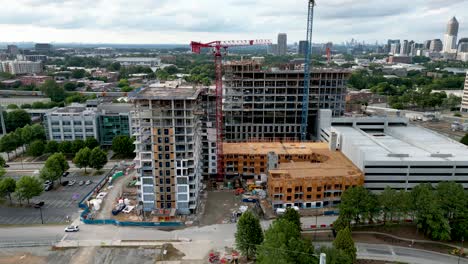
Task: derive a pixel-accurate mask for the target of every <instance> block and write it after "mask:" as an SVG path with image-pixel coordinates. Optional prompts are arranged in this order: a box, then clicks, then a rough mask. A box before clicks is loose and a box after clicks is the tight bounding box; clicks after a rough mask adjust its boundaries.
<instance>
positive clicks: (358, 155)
mask: <svg viewBox="0 0 468 264" xmlns="http://www.w3.org/2000/svg"><path fill="white" fill-rule="evenodd" d="M396 114H397V115H396V116H395V117H364V118H359V117H356V118H332V117H331V112H330V111H329V110H322V111H320V127H321V129H320V133H321V139H322V140H323V141H326V142H330V147H331V148H332V149H334V148H335V146H336V150H340V151H341V152H342V153H343V154H344V155H345V156H346V157H347V158H348V159H349V160H351V161H352V162H353V163H354V165H356V166H357V167H358V168H359V169H360V170H361V171H363V172H364V175H365V181H364V186H365V187H366V188H367V189H369V190H371V191H375V192H381V191H383V190H384V189H385V188H386V187H387V186H389V187H391V188H393V189H397V190H411V189H412V188H414V187H415V186H416V185H418V184H421V183H430V184H433V185H435V184H437V183H439V182H442V181H454V182H457V183H460V184H462V185H463V187H464V188H465V189H468V149H467V147H466V146H465V145H463V144H461V143H459V142H457V141H453V140H451V139H449V138H447V137H445V136H442V135H440V134H437V133H435V132H433V131H430V130H428V129H425V128H421V127H416V126H411V125H410V124H409V123H408V120H407V119H406V118H403V117H399V116H398V112H397V113H396Z"/></svg>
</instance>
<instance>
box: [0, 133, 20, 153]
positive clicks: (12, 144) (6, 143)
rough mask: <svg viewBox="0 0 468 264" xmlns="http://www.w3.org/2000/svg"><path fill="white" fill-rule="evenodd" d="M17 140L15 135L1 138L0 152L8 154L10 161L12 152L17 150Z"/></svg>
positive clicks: (11, 134) (10, 134) (9, 134)
mask: <svg viewBox="0 0 468 264" xmlns="http://www.w3.org/2000/svg"><path fill="white" fill-rule="evenodd" d="M16 148H17V140H16V137H15V136H14V135H13V133H8V134H6V135H5V136H3V137H1V138H0V150H1V151H2V152H6V153H7V156H8V159H10V152H12V151H13V150H16Z"/></svg>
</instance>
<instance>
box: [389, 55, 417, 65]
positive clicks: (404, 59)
mask: <svg viewBox="0 0 468 264" xmlns="http://www.w3.org/2000/svg"><path fill="white" fill-rule="evenodd" d="M411 62H412V58H411V57H410V56H389V57H388V63H389V64H397V63H406V64H410V63H411Z"/></svg>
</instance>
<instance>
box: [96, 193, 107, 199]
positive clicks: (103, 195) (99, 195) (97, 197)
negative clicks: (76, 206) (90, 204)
mask: <svg viewBox="0 0 468 264" xmlns="http://www.w3.org/2000/svg"><path fill="white" fill-rule="evenodd" d="M106 195H107V193H106V192H100V193H99V194H98V195H97V196H96V199H103V198H104V197H106Z"/></svg>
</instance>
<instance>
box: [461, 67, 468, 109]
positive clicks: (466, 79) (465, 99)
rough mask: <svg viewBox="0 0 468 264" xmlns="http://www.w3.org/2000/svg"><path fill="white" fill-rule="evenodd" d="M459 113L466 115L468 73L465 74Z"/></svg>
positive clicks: (467, 105)
mask: <svg viewBox="0 0 468 264" xmlns="http://www.w3.org/2000/svg"><path fill="white" fill-rule="evenodd" d="M460 112H463V113H468V72H467V73H466V78H465V88H464V89H463V96H462V102H461V109H460Z"/></svg>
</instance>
